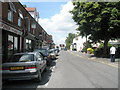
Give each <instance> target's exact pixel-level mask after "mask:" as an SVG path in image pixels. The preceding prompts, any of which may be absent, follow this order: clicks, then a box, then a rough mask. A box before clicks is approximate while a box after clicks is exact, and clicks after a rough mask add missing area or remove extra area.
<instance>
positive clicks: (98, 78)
mask: <svg viewBox="0 0 120 90" xmlns="http://www.w3.org/2000/svg"><path fill="white" fill-rule="evenodd" d="M101 62H102V63H101ZM101 62H100V61H99V62H98V61H96V60H95V59H89V58H87V57H86V55H85V54H81V53H78V52H77V53H76V52H70V51H61V52H60V56H58V57H57V59H56V60H55V61H54V62H53V63H52V65H51V66H49V67H47V71H46V72H44V73H43V74H42V81H41V82H39V83H35V82H34V81H33V80H25V81H9V82H6V83H4V84H3V90H4V89H7V88H8V90H9V89H10V88H34V90H36V89H37V88H118V68H117V64H116V63H112V64H111V65H110V63H111V62H110V63H109V64H108V63H103V62H104V60H102V61H101ZM115 65H116V66H115Z"/></svg>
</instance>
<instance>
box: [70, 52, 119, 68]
mask: <svg viewBox="0 0 120 90" xmlns="http://www.w3.org/2000/svg"><path fill="white" fill-rule="evenodd" d="M68 52H69V53H71V54H72V55H74V56H78V57H80V58H83V59H87V60H91V61H95V62H99V63H102V64H105V65H109V66H112V67H115V68H119V66H118V64H115V63H109V62H107V61H98V60H95V59H94V58H92V59H91V58H85V57H83V56H80V55H77V54H74V53H72V52H70V51H68Z"/></svg>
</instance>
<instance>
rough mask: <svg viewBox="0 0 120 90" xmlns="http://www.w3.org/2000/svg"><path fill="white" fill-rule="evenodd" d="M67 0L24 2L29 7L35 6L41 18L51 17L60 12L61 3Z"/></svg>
mask: <svg viewBox="0 0 120 90" xmlns="http://www.w3.org/2000/svg"><path fill="white" fill-rule="evenodd" d="M66 3H67V2H22V4H24V5H27V7H35V8H37V11H38V12H39V15H40V18H50V17H52V16H53V15H55V14H57V13H59V11H60V9H61V5H64V4H66Z"/></svg>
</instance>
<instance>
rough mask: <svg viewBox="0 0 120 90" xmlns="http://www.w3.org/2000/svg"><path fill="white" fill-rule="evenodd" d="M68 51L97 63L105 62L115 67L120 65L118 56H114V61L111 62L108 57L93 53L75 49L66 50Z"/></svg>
mask: <svg viewBox="0 0 120 90" xmlns="http://www.w3.org/2000/svg"><path fill="white" fill-rule="evenodd" d="M68 52H70V53H72V54H74V55H76V56H78V57H80V58H83V59H88V60H91V61H95V62H98V63H102V64H107V65H109V66H113V67H116V68H118V67H120V58H116V59H115V62H111V60H110V58H102V57H95V56H94V54H88V53H82V52H77V51H68Z"/></svg>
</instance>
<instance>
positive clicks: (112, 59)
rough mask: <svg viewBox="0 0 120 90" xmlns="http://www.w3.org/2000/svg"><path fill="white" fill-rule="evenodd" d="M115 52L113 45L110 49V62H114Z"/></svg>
mask: <svg viewBox="0 0 120 90" xmlns="http://www.w3.org/2000/svg"><path fill="white" fill-rule="evenodd" d="M115 52H116V48H115V46H114V45H112V47H111V48H110V58H111V62H115Z"/></svg>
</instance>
